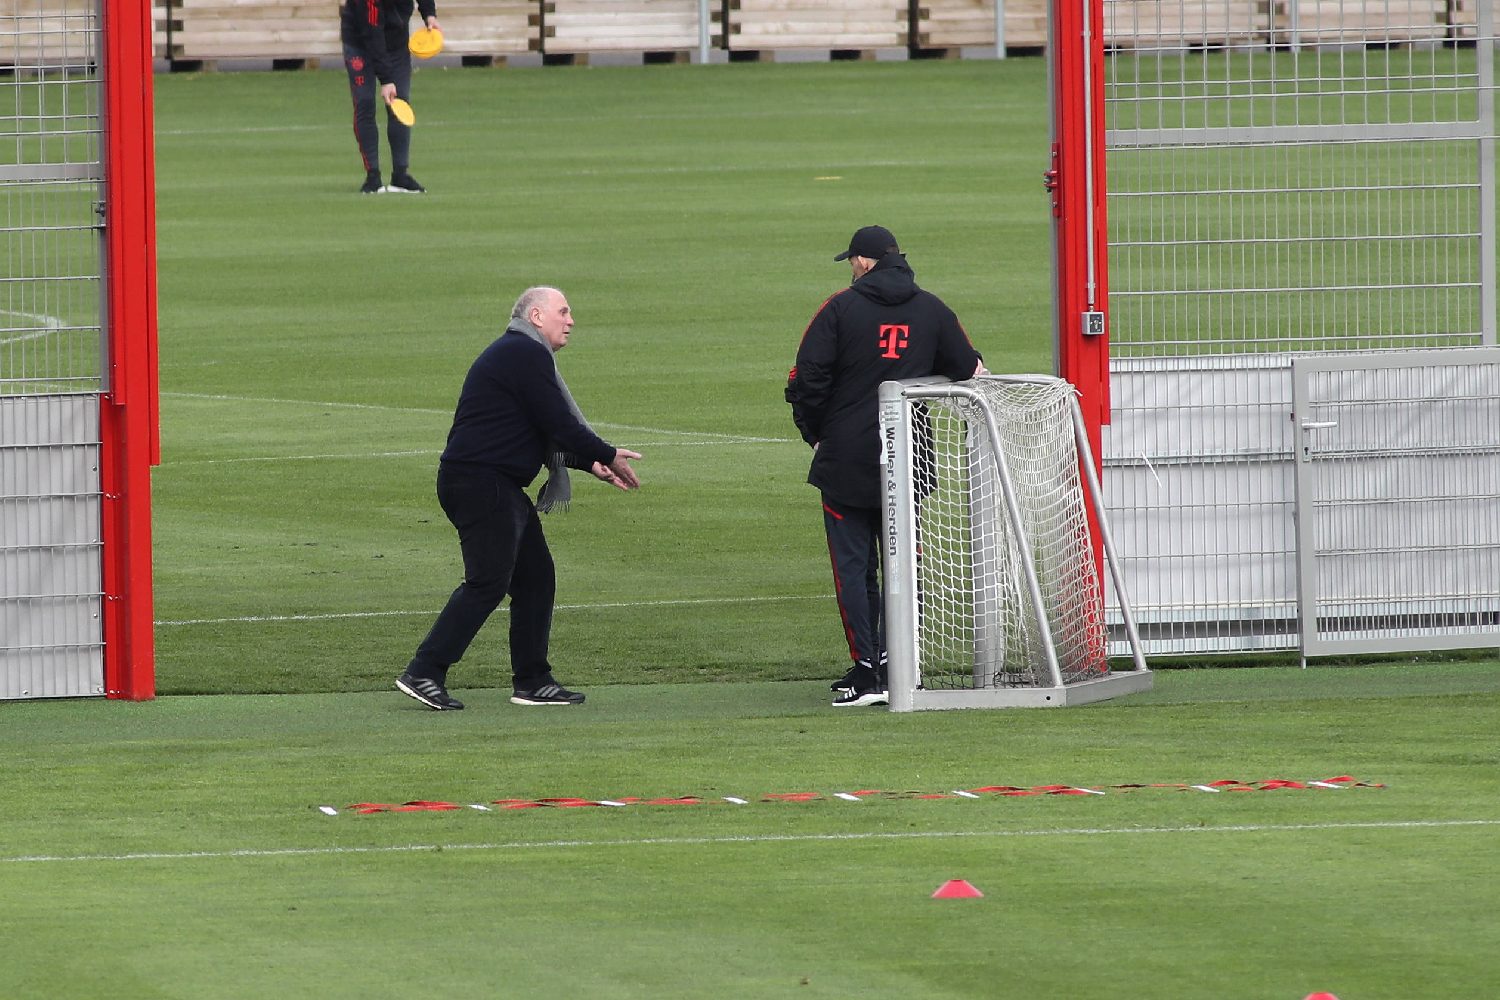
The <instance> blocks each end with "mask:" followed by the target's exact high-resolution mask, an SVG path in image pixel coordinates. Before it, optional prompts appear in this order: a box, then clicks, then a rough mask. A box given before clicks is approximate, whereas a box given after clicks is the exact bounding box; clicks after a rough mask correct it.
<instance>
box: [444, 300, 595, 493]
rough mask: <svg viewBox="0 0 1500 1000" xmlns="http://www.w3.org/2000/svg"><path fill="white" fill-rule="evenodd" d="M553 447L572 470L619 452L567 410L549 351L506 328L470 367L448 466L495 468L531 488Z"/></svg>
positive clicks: (450, 437) (448, 452)
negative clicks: (562, 455)
mask: <svg viewBox="0 0 1500 1000" xmlns="http://www.w3.org/2000/svg"><path fill="white" fill-rule="evenodd" d="M549 442H553V443H555V444H556V446H557V447H558V448H561V449H562V450H563V451H564V452H567V453H568V456H569V459H568V464H569V465H572V466H573V467H574V468H579V469H587V468H589V467H590V466H592V465H593V464H594V463H595V462H603V463H604V464H605V465H608V464H609V463H610V461H611V460H613V459H614V457H615V449H614V446H613V445H610V444H608V443H607V442H605V441H604V440H603V439H602V438H600V437H599V435H597V434H595V433H594V432H593V431H591V430H589V429H588V428H587V427H585V426H584V425H583V424H582V423H580V422H579V421H578V418H576V417H574V416H573V412H572V410H570V409H568V401H567V398H566V397H564V396H563V391H562V385H561V384H560V383H559V382H558V380H557V368H556V366H555V365H554V364H553V362H552V352H551V351H549V350H548V349H547V348H546V347H544V346H542V345H541V344H539V343H537V342H536V341H534V340H532V339H531V338H530V337H528V336H526V335H525V334H523V333H516V332H514V331H509V330H508V331H506V332H505V333H504V334H503V335H501V337H500V339H498V340H496V341H495V342H494V343H493V344H491V345H490V346H489V347H486V348H485V349H484V352H483V353H481V354H480V355H479V357H478V358H476V359H475V360H474V364H473V365H472V366H470V368H469V374H468V376H467V377H466V378H465V379H464V387H463V390H462V391H461V392H460V393H459V396H458V407H457V409H456V410H455V411H454V414H453V428H452V429H451V430H450V431H449V432H448V446H447V447H446V448H444V449H443V457H442V462H443V465H444V467H445V468H450V469H455V470H462V469H466V468H467V469H471V470H494V471H498V472H499V473H500V474H501V475H503V476H505V477H506V478H507V479H510V480H511V481H512V482H514V483H515V484H516V485H517V486H529V485H531V481H532V480H533V479H535V478H536V475H537V473H538V472H540V471H541V469H542V466H543V464H545V463H546V461H547V452H548V450H549Z"/></svg>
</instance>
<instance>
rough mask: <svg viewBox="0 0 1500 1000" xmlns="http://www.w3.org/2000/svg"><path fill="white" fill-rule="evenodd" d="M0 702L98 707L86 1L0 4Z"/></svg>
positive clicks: (91, 120)
mask: <svg viewBox="0 0 1500 1000" xmlns="http://www.w3.org/2000/svg"><path fill="white" fill-rule="evenodd" d="M0 13H3V15H4V16H3V17H0V231H3V234H4V235H3V242H0V257H3V270H0V698H40V697H70V696H77V695H97V694H102V693H103V691H104V687H103V668H102V651H103V629H102V622H101V619H102V605H103V596H102V593H101V591H102V579H101V574H102V570H101V552H102V542H101V537H100V536H101V526H100V516H101V515H100V510H101V504H102V500H103V498H102V496H101V492H100V485H99V466H100V450H101V448H100V427H99V420H100V402H99V394H100V392H101V391H103V390H104V389H105V388H106V386H105V376H104V370H105V365H104V358H103V347H102V344H103V328H102V315H103V307H102V292H103V289H102V279H101V275H102V273H103V251H102V239H101V225H102V219H101V217H100V212H99V208H100V206H101V204H102V201H101V199H102V198H103V190H102V189H103V169H102V166H101V156H102V145H101V143H102V132H101V127H102V121H101V110H100V109H101V103H102V98H103V78H102V76H101V74H100V72H99V70H100V67H99V59H98V55H97V53H98V51H99V43H100V41H101V39H100V32H101V30H102V28H101V24H100V17H99V13H98V10H97V7H96V4H95V3H94V2H93V0H84V2H80V0H46V2H45V3H42V2H39V0H0Z"/></svg>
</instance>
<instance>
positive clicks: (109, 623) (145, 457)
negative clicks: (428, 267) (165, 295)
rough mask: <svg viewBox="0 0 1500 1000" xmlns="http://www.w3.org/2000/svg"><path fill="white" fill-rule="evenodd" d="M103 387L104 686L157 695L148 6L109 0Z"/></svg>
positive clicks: (135, 696)
mask: <svg viewBox="0 0 1500 1000" xmlns="http://www.w3.org/2000/svg"><path fill="white" fill-rule="evenodd" d="M103 28H104V30H103V39H104V43H103V52H102V53H101V58H102V61H103V62H102V64H103V69H104V109H103V119H104V122H103V132H104V135H103V156H104V239H105V244H104V283H105V304H104V309H105V331H106V356H107V361H108V367H107V371H106V388H105V391H104V393H103V395H102V396H101V398H100V405H99V421H100V442H101V443H100V468H99V476H100V488H101V491H102V492H103V495H104V502H103V505H102V522H103V523H102V527H101V531H102V539H103V543H104V544H103V548H104V556H103V559H104V565H103V583H104V687H105V693H106V694H107V695H108V696H109V697H111V698H125V699H130V700H133V701H141V700H145V699H148V698H153V697H155V696H156V643H155V637H154V635H153V633H152V615H153V603H152V586H151V467H152V466H153V465H156V464H157V463H158V462H160V460H161V438H160V422H159V420H158V409H157V400H158V394H157V359H156V166H155V158H154V150H153V138H154V135H155V125H154V121H153V117H152V96H151V88H152V79H151V7H150V0H103Z"/></svg>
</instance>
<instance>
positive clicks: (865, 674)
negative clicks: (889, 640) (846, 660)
mask: <svg viewBox="0 0 1500 1000" xmlns="http://www.w3.org/2000/svg"><path fill="white" fill-rule="evenodd" d="M873 677H874V671H873V670H872V669H871V667H870V661H869V660H855V661H854V662H853V663H852V664H850V665H849V669H848V670H846V671H844V676H842V677H840V678H839V679H838V680H836V681H834V682H833V683H832V684H830V685H828V690H830V691H833V692H835V693H837V692H839V691H848V690H850V689H852V688H854V687H856V686H858V685H860V684H864V685H865V686H866V687H869V686H870V681H871V679H872V678H873Z"/></svg>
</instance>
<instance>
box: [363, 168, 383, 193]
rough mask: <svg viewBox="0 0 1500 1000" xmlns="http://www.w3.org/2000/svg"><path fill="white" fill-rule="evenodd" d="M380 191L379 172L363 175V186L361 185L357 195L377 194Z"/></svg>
mask: <svg viewBox="0 0 1500 1000" xmlns="http://www.w3.org/2000/svg"><path fill="white" fill-rule="evenodd" d="M381 190H382V188H381V185H380V171H378V170H372V171H370V172H369V173H368V174H365V182H364V184H363V185H361V187H360V189H359V193H360V194H379V193H380V192H381Z"/></svg>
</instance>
